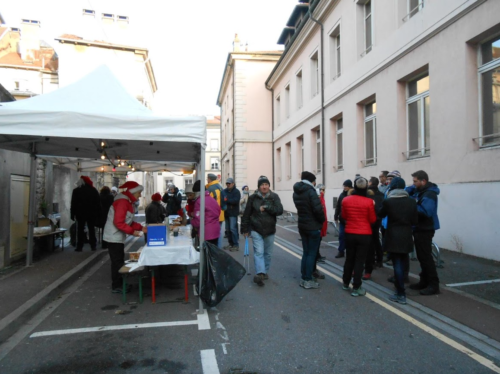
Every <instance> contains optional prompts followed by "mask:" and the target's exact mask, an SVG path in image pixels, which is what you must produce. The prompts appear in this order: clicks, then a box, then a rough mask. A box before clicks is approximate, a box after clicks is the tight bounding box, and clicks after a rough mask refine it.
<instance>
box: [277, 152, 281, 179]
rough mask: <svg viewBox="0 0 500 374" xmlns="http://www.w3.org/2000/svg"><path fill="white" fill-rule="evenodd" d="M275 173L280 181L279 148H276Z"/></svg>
mask: <svg viewBox="0 0 500 374" xmlns="http://www.w3.org/2000/svg"><path fill="white" fill-rule="evenodd" d="M276 175H277V177H278V182H281V148H277V149H276Z"/></svg>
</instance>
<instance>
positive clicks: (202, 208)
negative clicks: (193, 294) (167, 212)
mask: <svg viewBox="0 0 500 374" xmlns="http://www.w3.org/2000/svg"><path fill="white" fill-rule="evenodd" d="M200 157H201V162H200V173H199V174H198V176H199V179H200V233H199V234H200V266H199V267H198V274H199V278H198V279H199V285H198V289H199V290H200V292H201V280H202V279H203V264H204V263H205V252H204V250H203V244H204V242H205V240H204V239H205V145H204V144H202V145H201V156H200ZM198 313H199V314H203V313H204V310H203V301H202V300H201V297H199V307H198Z"/></svg>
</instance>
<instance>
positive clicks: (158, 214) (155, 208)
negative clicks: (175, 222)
mask: <svg viewBox="0 0 500 374" xmlns="http://www.w3.org/2000/svg"><path fill="white" fill-rule="evenodd" d="M145 213H146V223H148V224H149V223H162V222H163V221H164V220H165V217H166V216H167V211H166V210H165V208H164V207H163V205H161V203H160V202H159V201H151V203H150V204H149V205H148V206H147V207H146V212H145Z"/></svg>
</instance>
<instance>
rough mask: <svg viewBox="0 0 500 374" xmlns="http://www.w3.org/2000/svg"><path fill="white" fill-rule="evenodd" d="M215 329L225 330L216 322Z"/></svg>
mask: <svg viewBox="0 0 500 374" xmlns="http://www.w3.org/2000/svg"><path fill="white" fill-rule="evenodd" d="M215 328H216V329H221V330H225V329H226V328H225V327H224V326H223V325H222V323H220V322H217V324H216V325H215Z"/></svg>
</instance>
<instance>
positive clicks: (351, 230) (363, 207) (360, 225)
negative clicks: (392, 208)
mask: <svg viewBox="0 0 500 374" xmlns="http://www.w3.org/2000/svg"><path fill="white" fill-rule="evenodd" d="M342 218H343V219H344V220H345V232H346V233H347V234H358V235H371V234H372V228H371V225H372V224H373V223H375V221H376V220H377V216H376V214H375V207H374V205H373V200H372V199H370V198H368V197H364V196H360V195H356V193H353V194H352V195H350V196H346V197H345V198H344V199H343V200H342Z"/></svg>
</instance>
